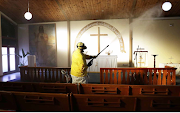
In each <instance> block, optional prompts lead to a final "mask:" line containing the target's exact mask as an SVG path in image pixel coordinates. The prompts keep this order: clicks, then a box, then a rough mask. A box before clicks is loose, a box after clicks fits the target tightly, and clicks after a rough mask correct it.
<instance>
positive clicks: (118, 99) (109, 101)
mask: <svg viewBox="0 0 180 113" xmlns="http://www.w3.org/2000/svg"><path fill="white" fill-rule="evenodd" d="M70 99H71V108H72V111H135V110H136V105H137V98H135V97H133V96H131V97H130V96H121V95H107V94H93V95H92V94H72V93H71V94H70Z"/></svg>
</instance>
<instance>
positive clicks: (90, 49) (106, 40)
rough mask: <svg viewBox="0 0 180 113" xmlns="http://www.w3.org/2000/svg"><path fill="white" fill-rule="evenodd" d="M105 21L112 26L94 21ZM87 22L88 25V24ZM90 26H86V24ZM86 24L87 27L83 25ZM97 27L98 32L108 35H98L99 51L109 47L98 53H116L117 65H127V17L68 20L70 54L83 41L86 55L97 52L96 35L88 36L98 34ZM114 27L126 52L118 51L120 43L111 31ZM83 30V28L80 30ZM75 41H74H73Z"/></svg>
mask: <svg viewBox="0 0 180 113" xmlns="http://www.w3.org/2000/svg"><path fill="white" fill-rule="evenodd" d="M97 21H98V22H102V23H103V22H105V23H107V24H109V25H111V26H113V28H109V27H108V26H106V25H104V26H103V25H100V24H97V25H95V22H97ZM88 24H89V25H88ZM87 25H88V26H91V27H88V26H87ZM85 26H87V27H85ZM98 27H100V34H107V35H108V36H100V51H101V50H103V49H104V48H105V47H106V46H107V45H109V47H108V48H107V49H106V50H104V51H103V52H102V53H101V54H100V55H107V54H106V52H108V51H110V52H112V53H111V55H117V56H118V58H117V62H118V67H123V66H128V64H129V20H128V19H111V20H84V21H70V29H71V32H70V33H71V35H70V37H71V52H70V53H71V56H72V53H73V51H74V50H75V49H76V44H77V43H78V42H84V43H85V45H86V46H87V49H86V50H85V53H87V54H88V55H97V54H98V36H90V34H98ZM82 29H84V31H85V32H83V33H82V35H81V36H80V37H79V39H77V38H76V37H77V36H78V33H80V31H81V30H82ZM112 29H116V30H117V31H119V32H120V35H121V36H122V39H123V43H124V50H125V51H126V53H124V52H123V53H122V52H121V51H120V43H119V40H118V38H117V35H116V34H115V33H114V32H113V31H112ZM82 31H83V30H82ZM75 42H76V43H75Z"/></svg>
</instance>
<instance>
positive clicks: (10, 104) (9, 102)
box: [0, 91, 18, 111]
mask: <svg viewBox="0 0 180 113" xmlns="http://www.w3.org/2000/svg"><path fill="white" fill-rule="evenodd" d="M0 109H1V110H4V111H5V110H15V111H16V110H18V109H17V104H16V101H15V98H14V96H13V95H12V93H11V92H6V91H0Z"/></svg>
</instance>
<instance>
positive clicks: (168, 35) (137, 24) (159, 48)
mask: <svg viewBox="0 0 180 113" xmlns="http://www.w3.org/2000/svg"><path fill="white" fill-rule="evenodd" d="M133 21H134V25H133V51H135V50H136V49H137V47H138V45H139V47H140V48H144V49H145V50H147V51H148V61H147V62H148V67H154V57H153V56H152V55H153V54H157V55H158V56H156V67H159V64H160V63H170V59H169V58H171V57H172V58H173V59H172V60H171V62H172V63H180V58H179V56H180V51H179V47H180V45H179V44H180V38H179V36H180V32H179V28H180V20H175V19H173V20H165V19H163V20H162V19H161V20H160V19H153V20H152V19H151V20H141V21H137V20H136V19H134V20H133ZM134 57H135V55H134V54H133V58H134ZM133 61H134V60H133ZM134 62H135V61H134Z"/></svg>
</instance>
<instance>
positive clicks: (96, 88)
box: [79, 84, 129, 95]
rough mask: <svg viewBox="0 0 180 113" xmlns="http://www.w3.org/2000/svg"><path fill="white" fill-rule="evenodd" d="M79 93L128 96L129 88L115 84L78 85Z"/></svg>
mask: <svg viewBox="0 0 180 113" xmlns="http://www.w3.org/2000/svg"><path fill="white" fill-rule="evenodd" d="M79 93H80V94H118V95H129V86H128V85H115V84H80V85H79Z"/></svg>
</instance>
